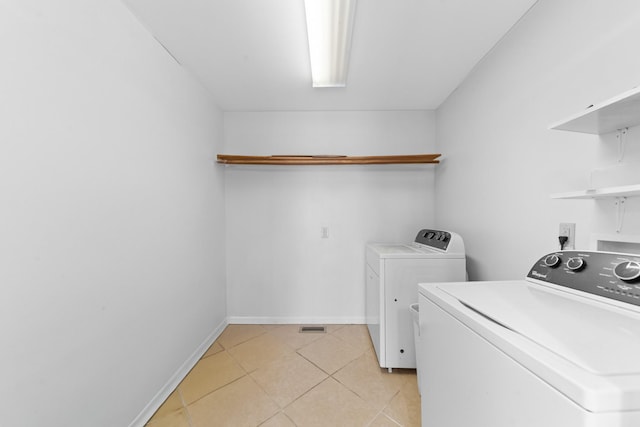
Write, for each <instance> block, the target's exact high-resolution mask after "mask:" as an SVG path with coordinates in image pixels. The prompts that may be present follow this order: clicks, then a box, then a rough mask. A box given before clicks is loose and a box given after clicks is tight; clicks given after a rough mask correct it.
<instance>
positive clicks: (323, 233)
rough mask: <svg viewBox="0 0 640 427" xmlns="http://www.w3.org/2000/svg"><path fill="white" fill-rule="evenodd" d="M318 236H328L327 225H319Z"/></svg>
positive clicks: (326, 237)
mask: <svg viewBox="0 0 640 427" xmlns="http://www.w3.org/2000/svg"><path fill="white" fill-rule="evenodd" d="M320 237H321V238H322V239H328V238H329V227H327V226H326V225H323V226H322V227H320Z"/></svg>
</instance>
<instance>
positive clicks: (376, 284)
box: [365, 229, 466, 371]
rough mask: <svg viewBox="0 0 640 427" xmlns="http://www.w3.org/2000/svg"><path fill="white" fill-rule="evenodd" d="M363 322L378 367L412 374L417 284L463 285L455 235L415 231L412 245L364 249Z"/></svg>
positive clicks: (461, 259) (459, 241)
mask: <svg viewBox="0 0 640 427" xmlns="http://www.w3.org/2000/svg"><path fill="white" fill-rule="evenodd" d="M366 259H367V271H366V278H367V283H366V287H365V293H366V306H365V310H366V313H365V316H366V319H367V326H368V328H369V334H370V335H371V340H372V342H373V346H374V348H375V350H376V355H377V356H378V361H379V363H380V367H383V368H388V369H389V371H391V370H392V369H393V368H415V367H416V358H415V344H414V337H413V323H412V319H411V314H410V312H409V305H410V304H413V303H417V302H418V290H417V285H418V283H420V282H446V281H462V280H466V264H465V252H464V243H463V241H462V238H461V237H460V236H459V235H457V234H456V233H452V232H448V231H441V230H429V229H425V230H420V232H418V235H417V236H416V238H415V241H414V242H413V243H409V244H390V243H371V244H369V245H367V256H366Z"/></svg>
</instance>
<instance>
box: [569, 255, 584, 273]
mask: <svg viewBox="0 0 640 427" xmlns="http://www.w3.org/2000/svg"><path fill="white" fill-rule="evenodd" d="M586 266H587V262H586V261H585V260H584V259H583V258H581V257H579V256H577V257H573V258H569V261H567V268H568V269H569V270H572V271H580V270H582V269H583V268H585V267H586Z"/></svg>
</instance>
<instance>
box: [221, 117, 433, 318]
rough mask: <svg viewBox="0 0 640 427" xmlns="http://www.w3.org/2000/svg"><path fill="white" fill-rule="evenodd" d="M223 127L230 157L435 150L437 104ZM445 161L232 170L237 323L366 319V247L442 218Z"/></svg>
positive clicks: (230, 263) (240, 120)
mask: <svg viewBox="0 0 640 427" xmlns="http://www.w3.org/2000/svg"><path fill="white" fill-rule="evenodd" d="M224 125H225V147H224V148H225V152H226V153H228V154H253V155H270V154H344V155H392V154H416V153H431V152H433V150H434V146H435V141H434V137H435V128H434V113H433V112H431V111H379V112H276V113H274V112H257V113H245V112H235V113H232V112H227V113H225V114H224ZM435 167H436V166H434V165H414V166H411V165H402V166H398V165H385V166H227V167H226V212H227V213H226V215H227V222H226V223H227V237H226V241H227V284H228V312H229V320H230V322H232V323H233V322H238V323H241V322H266V323H269V322H283V323H315V322H324V323H345V322H346V323H350V322H355V323H362V322H363V321H364V284H365V277H364V271H365V261H364V253H365V244H366V243H367V242H371V241H384V242H410V241H413V239H414V238H415V235H416V233H417V232H418V230H419V229H420V228H424V227H431V226H432V225H433V212H434V208H433V198H434V195H433V186H434V181H433V178H434V169H435ZM322 227H328V234H329V237H328V238H327V239H323V238H321V229H322Z"/></svg>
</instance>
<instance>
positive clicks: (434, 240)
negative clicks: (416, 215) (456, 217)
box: [415, 228, 451, 251]
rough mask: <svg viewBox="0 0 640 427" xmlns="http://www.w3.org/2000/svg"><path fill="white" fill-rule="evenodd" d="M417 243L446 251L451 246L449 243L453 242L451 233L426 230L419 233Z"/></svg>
mask: <svg viewBox="0 0 640 427" xmlns="http://www.w3.org/2000/svg"><path fill="white" fill-rule="evenodd" d="M415 242H416V243H420V244H422V245H427V246H431V247H432V248H438V249H442V250H443V251H446V250H447V247H448V246H449V242H451V233H449V232H448V231H441V230H430V229H428V228H426V229H424V230H420V231H419V232H418V235H417V236H416V239H415Z"/></svg>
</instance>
